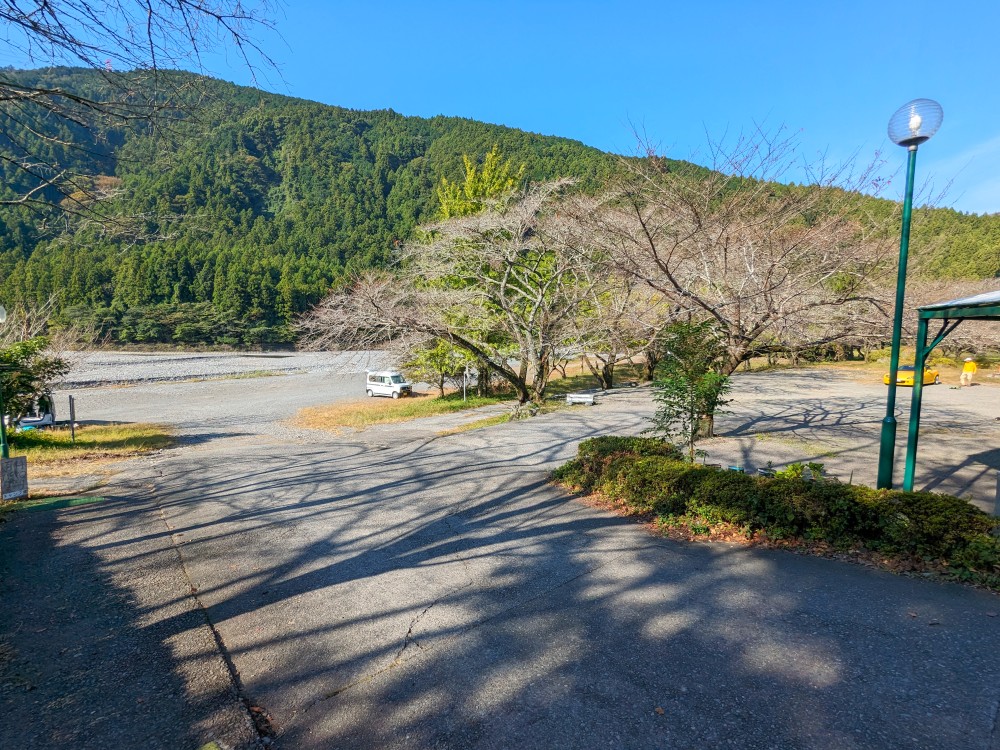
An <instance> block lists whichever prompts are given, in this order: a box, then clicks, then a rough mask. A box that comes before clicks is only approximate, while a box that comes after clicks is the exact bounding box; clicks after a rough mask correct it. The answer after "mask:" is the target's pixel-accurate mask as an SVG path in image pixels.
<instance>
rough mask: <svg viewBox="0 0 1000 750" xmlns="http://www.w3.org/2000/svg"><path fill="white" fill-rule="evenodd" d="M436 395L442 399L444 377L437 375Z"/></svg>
mask: <svg viewBox="0 0 1000 750" xmlns="http://www.w3.org/2000/svg"><path fill="white" fill-rule="evenodd" d="M438 395H439V396H440V397H441V398H444V375H438Z"/></svg>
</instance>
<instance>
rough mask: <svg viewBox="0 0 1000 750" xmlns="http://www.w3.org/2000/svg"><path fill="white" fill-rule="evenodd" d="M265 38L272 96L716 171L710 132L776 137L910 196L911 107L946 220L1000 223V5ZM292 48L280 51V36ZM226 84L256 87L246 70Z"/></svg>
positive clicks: (377, 22) (321, 31)
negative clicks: (795, 137) (905, 131)
mask: <svg viewBox="0 0 1000 750" xmlns="http://www.w3.org/2000/svg"><path fill="white" fill-rule="evenodd" d="M275 21H276V26H277V35H268V34H265V35H263V36H262V37H261V39H262V42H263V44H264V46H265V47H266V49H267V51H268V53H269V54H270V56H271V57H272V58H273V59H274V60H275V61H276V63H277V64H278V67H279V71H278V72H277V73H276V72H274V71H271V72H267V71H264V72H263V73H262V74H261V75H259V76H258V78H257V84H258V85H260V86H261V87H262V88H266V89H268V90H271V91H275V92H277V93H282V94H290V95H293V96H298V97H302V98H306V99H313V100H316V101H320V102H324V103H328V104H336V105H339V106H344V107H351V108H356V109H384V108H392V109H394V110H396V111H397V112H400V113H403V114H407V115H421V116H432V115H436V114H445V115H456V116H462V117H471V118H475V119H479V120H485V121H487V122H493V123H499V124H503V125H509V126H512V127H517V128H522V129H524V130H529V131H533V132H538V133H544V134H553V135H561V136H565V137H569V138H574V139H577V140H580V141H583V142H584V143H587V144H589V145H591V146H595V147H597V148H600V149H604V150H607V151H614V152H620V153H634V152H635V150H636V145H637V144H636V140H635V138H634V136H633V127H636V128H639V129H641V130H642V131H644V132H645V134H646V136H647V137H648V138H649V139H650V140H651V141H652V142H653V143H655V144H657V145H658V146H659V148H660V149H661V150H662V151H663V152H665V153H666V154H667V155H668V156H672V157H675V158H684V159H691V160H693V161H699V162H702V163H704V162H706V161H707V158H706V153H705V143H706V133H708V134H711V135H712V136H713V137H716V138H717V137H719V136H721V135H722V134H723V133H726V132H729V133H736V132H739V131H740V130H741V129H749V128H752V127H754V124H755V123H763V124H764V126H765V127H766V128H769V129H774V128H777V127H779V126H787V127H788V128H790V129H791V130H793V131H797V132H798V133H799V138H800V141H801V149H802V152H803V155H804V156H805V157H808V158H812V157H814V156H817V155H819V154H820V153H826V154H827V155H828V157H829V158H830V159H831V160H834V161H835V160H838V159H843V158H846V157H849V156H851V155H852V154H855V153H857V154H859V158H861V159H867V158H869V157H870V156H871V155H872V154H873V153H875V152H876V151H879V150H881V151H882V153H883V157H884V158H885V159H886V163H887V167H886V169H887V170H888V171H889V172H896V177H895V179H894V180H893V182H892V183H891V185H890V187H889V189H888V190H887V192H886V193H885V195H886V196H887V197H893V198H895V197H899V194H900V192H901V189H902V185H901V183H902V179H901V176H900V175H899V172H901V170H902V166H903V163H904V161H905V152H904V150H903V149H901V148H899V147H897V146H895V145H893V144H892V143H891V142H889V141H888V139H887V137H886V134H885V133H886V123H887V122H888V119H889V117H890V115H891V114H892V113H893V112H894V111H895V110H896V108H897V107H899V106H901V105H902V104H904V103H905V102H907V101H909V100H910V99H914V98H917V97H928V98H932V99H936V100H937V101H939V102H940V103H941V105H942V106H943V108H944V113H945V119H944V124H943V126H942V128H941V130H940V132H939V133H938V134H937V135H936V136H935V137H934V138H933V139H932V140H931V141H929V142H928V143H927V144H925V145H924V146H922V147H921V149H920V158H919V161H918V181H920V182H930V183H932V185H933V187H934V189H935V190H939V189H940V188H941V187H943V186H944V185H946V184H948V183H949V182H950V184H951V187H950V189H949V190H948V192H947V194H946V195H945V197H944V199H943V201H942V202H941V203H942V205H948V206H951V207H953V208H957V209H958V210H962V211H970V212H977V213H986V212H988V213H993V212H1000V82H998V77H1000V44H998V40H997V38H996V37H997V31H998V29H1000V3H997V2H995V0H994V1H993V2H963V3H949V2H941V1H940V0H938V2H928V1H927V0H910V1H909V2H899V1H897V0H869V2H856V1H854V0H851V1H850V2H840V3H822V4H821V3H810V2H806V1H804V0H799V1H798V2H785V1H780V2H779V1H770V2H769V1H768V0H759V1H758V2H756V3H749V2H746V3H738V2H729V1H723V0H716V1H715V2H713V1H712V0H703V2H701V3H696V2H691V1H690V0H688V2H646V1H645V0H635V1H634V2H630V3H615V2H593V1H591V0H576V1H575V2H565V1H563V0H552V1H549V2H545V1H544V0H537V1H536V2H494V3H487V2H474V1H473V0H466V2H435V1H433V0H430V1H425V2H419V3H417V2H412V0H411V1H410V2H398V1H396V0H391V1H387V2H378V1H377V0H369V1H368V2H356V1H353V0H351V1H348V0H329V1H327V2H319V1H318V0H286V2H285V4H284V5H283V6H279V8H278V9H277V11H276V13H275ZM279 35H280V36H279ZM205 63H206V67H207V68H208V72H210V73H212V74H214V75H216V76H218V77H219V78H223V79H225V80H232V81H236V82H239V83H251V82H252V81H251V77H250V75H249V73H248V72H247V70H246V69H245V67H243V66H242V64H241V62H240V61H239V60H238V59H237V58H236V57H235V56H233V55H231V54H230V55H228V56H227V55H223V54H219V55H216V56H210V57H208V58H206V60H205Z"/></svg>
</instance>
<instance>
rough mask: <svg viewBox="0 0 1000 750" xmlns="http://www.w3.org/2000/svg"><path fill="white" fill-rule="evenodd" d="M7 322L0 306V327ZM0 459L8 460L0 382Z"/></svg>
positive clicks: (4, 311) (5, 312) (1, 385)
mask: <svg viewBox="0 0 1000 750" xmlns="http://www.w3.org/2000/svg"><path fill="white" fill-rule="evenodd" d="M6 322H7V310H6V309H4V306H3V305H0V326H2V325H3V324H4V323H6ZM0 458H10V450H9V449H8V448H7V425H6V424H4V415H3V383H2V382H0Z"/></svg>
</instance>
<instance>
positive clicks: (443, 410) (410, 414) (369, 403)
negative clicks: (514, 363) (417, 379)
mask: <svg viewBox="0 0 1000 750" xmlns="http://www.w3.org/2000/svg"><path fill="white" fill-rule="evenodd" d="M509 400H510V397H509V396H498V397H494V396H491V397H487V398H483V397H480V396H469V397H468V398H467V399H466V400H465V401H463V400H462V394H460V393H449V394H447V395H445V396H444V398H441V397H440V396H431V395H429V394H426V393H414V395H413V396H411V397H410V398H401V399H399V400H393V399H389V398H366V399H362V400H359V401H346V402H341V403H337V404H330V405H328V406H310V407H308V408H305V409H300V410H299V412H298V414H297V415H296V416H295V419H294V424H295V426H296V427H309V428H311V429H314V430H329V431H332V432H339V431H341V430H343V429H347V428H350V429H355V430H363V429H365V428H366V427H372V426H374V425H379V424H393V423H396V422H408V421H410V420H413V419H420V418H422V417H434V416H438V415H441V414H452V413H454V412H459V411H464V410H466V409H477V408H479V407H481V406H492V405H494V404H501V403H505V402H507V401H509Z"/></svg>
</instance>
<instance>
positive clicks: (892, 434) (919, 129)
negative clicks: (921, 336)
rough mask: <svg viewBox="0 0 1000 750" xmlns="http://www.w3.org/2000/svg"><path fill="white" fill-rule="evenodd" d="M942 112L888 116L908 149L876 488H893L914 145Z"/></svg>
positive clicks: (909, 108)
mask: <svg viewBox="0 0 1000 750" xmlns="http://www.w3.org/2000/svg"><path fill="white" fill-rule="evenodd" d="M943 119H944V112H943V111H942V109H941V105H940V104H938V103H937V102H936V101H933V100H932V99H914V100H913V101H912V102H908V103H907V104H904V105H903V106H902V107H900V108H899V109H898V110H896V113H895V114H894V115H893V116H892V117H891V118H890V119H889V138H890V139H891V140H892V142H893V143H895V144H896V145H898V146H904V147H905V148H906V150H907V151H909V157H908V159H907V162H906V192H905V194H904V198H903V228H902V232H901V234H900V238H899V270H898V272H897V275H896V310H895V313H894V314H893V317H892V352H891V355H890V358H889V393H888V396H887V397H886V405H885V419H883V420H882V436H881V440H880V442H879V453H878V481H877V484H876V486H877V487H878V488H879V489H892V465H893V461H894V457H895V456H894V454H895V450H896V373H897V371H898V369H899V339H900V336H901V335H902V328H903V298H904V297H905V291H906V256H907V253H908V252H909V246H910V213H911V211H912V209H913V173H914V170H915V168H916V164H917V146H919V145H920V144H921V143H923V142H924V141H926V140H927V139H929V138H930V137H931V136H932V135H934V134H935V133H936V132H937V131H938V128H940V127H941V121H942V120H943Z"/></svg>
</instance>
